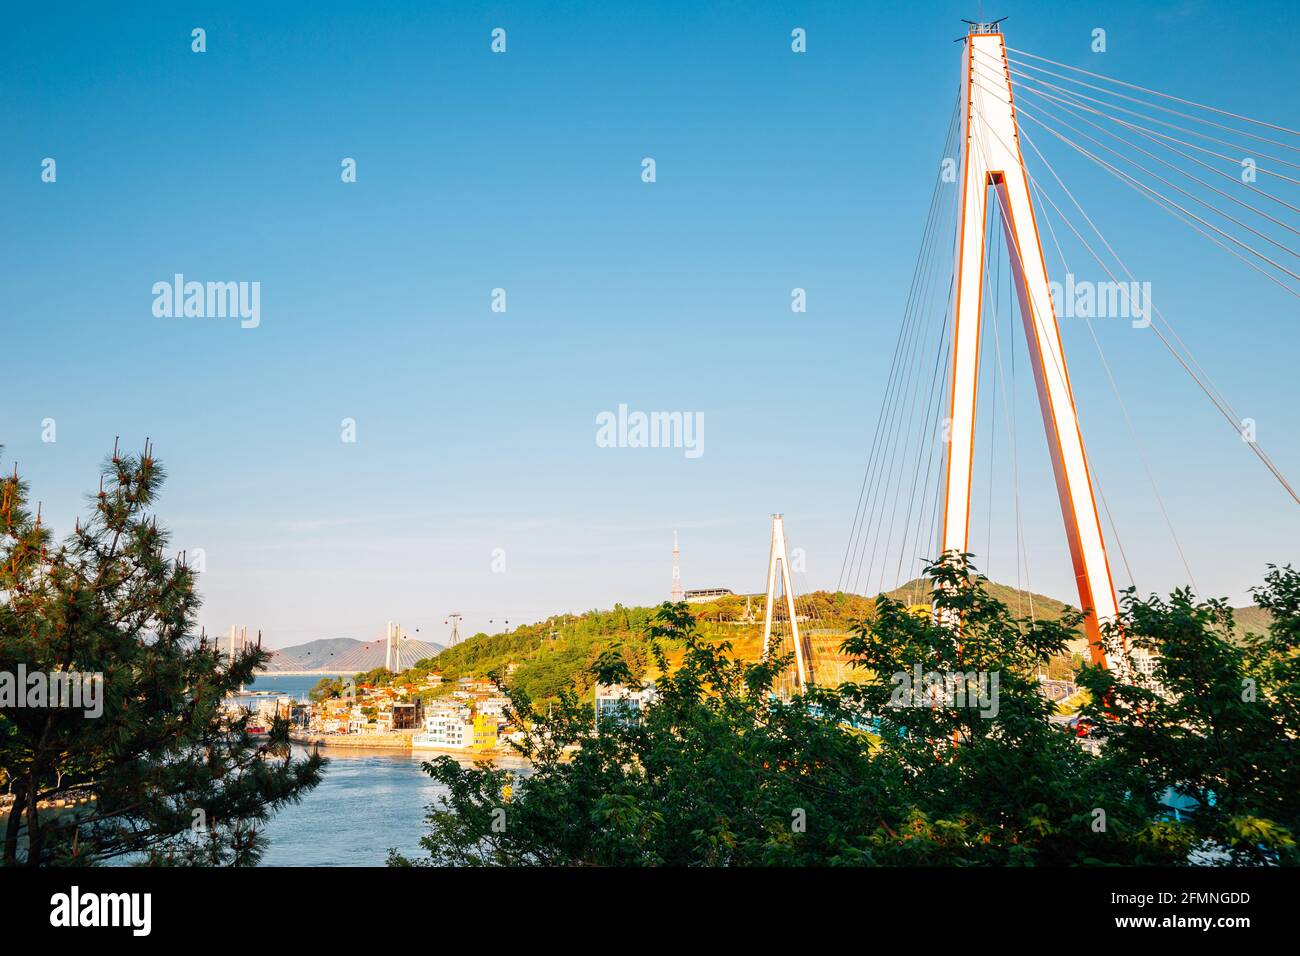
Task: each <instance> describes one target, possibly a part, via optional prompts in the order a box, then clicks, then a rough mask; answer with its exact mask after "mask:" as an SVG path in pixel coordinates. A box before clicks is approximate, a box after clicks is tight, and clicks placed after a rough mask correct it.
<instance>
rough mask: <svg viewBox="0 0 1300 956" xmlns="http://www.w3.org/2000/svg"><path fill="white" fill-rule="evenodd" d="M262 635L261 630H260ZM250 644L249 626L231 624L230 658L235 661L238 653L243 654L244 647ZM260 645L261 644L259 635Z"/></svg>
mask: <svg viewBox="0 0 1300 956" xmlns="http://www.w3.org/2000/svg"><path fill="white" fill-rule="evenodd" d="M259 635H260V632H259ZM247 646H248V628H247V627H246V626H243V627H237V626H236V625H234V624H232V625H230V659H231V660H232V661H233V660H234V659H235V657H236V656H237V655H238V654H242V653H243V651H244V648H246V647H247ZM258 646H259V647H260V646H261V640H260V637H259V640H258Z"/></svg>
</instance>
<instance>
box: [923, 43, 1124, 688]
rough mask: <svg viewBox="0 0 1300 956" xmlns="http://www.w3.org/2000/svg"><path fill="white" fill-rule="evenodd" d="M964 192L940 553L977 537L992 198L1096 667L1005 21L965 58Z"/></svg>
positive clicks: (1087, 552) (1097, 538)
mask: <svg viewBox="0 0 1300 956" xmlns="http://www.w3.org/2000/svg"><path fill="white" fill-rule="evenodd" d="M961 89H962V105H963V109H962V113H961V117H962V120H961V132H962V139H961V142H962V144H963V145H962V149H963V158H962V183H961V206H960V212H959V214H958V226H957V242H956V272H955V280H956V305H955V313H956V314H955V315H954V321H953V346H952V354H953V360H952V361H953V364H952V396H951V403H950V406H949V407H950V412H949V421H950V423H951V430H950V436H951V438H950V440H949V442H948V461H947V466H946V472H947V473H946V477H945V482H944V499H943V500H944V506H943V537H942V548H943V550H944V551H959V552H966V551H967V550H969V549H968V547H967V544H968V542H969V538H970V492H971V475H972V473H973V471H974V455H975V396H976V394H977V393H978V391H979V344H980V310H981V306H982V303H983V299H984V294H983V292H984V286H983V282H984V242H985V235H984V228H985V226H984V224H985V220H986V217H987V213H988V201H989V195H990V190H992V193H993V195H995V196H996V197H997V206H996V209H997V212H998V213H999V214H1000V215H999V218H1000V219H1001V221H1002V231H1003V235H1004V237H1005V240H1006V244H1007V258H1008V260H1009V261H1010V263H1011V269H1012V274H1013V277H1014V280H1015V287H1016V295H1017V298H1018V300H1019V305H1020V317H1021V321H1022V323H1023V325H1024V329H1025V336H1026V337H1027V338H1028V340H1029V357H1030V359H1031V362H1032V364H1033V368H1034V383H1035V385H1036V386H1037V388H1038V404H1039V406H1040V408H1041V409H1042V413H1043V425H1044V427H1045V428H1046V429H1047V446H1048V449H1049V450H1050V451H1051V456H1052V471H1053V472H1054V474H1055V476H1056V492H1057V496H1058V497H1059V498H1060V501H1061V513H1062V515H1063V516H1064V518H1065V533H1066V538H1067V539H1068V542H1069V547H1070V559H1071V561H1072V562H1073V564H1074V577H1075V581H1076V583H1077V584H1078V588H1079V606H1080V608H1082V609H1083V610H1084V611H1087V612H1091V613H1090V614H1089V617H1088V619H1087V623H1086V628H1087V634H1088V640H1089V643H1090V644H1091V645H1092V659H1093V662H1094V663H1101V664H1104V663H1105V661H1106V655H1105V650H1104V648H1103V647H1102V644H1101V627H1100V625H1101V624H1102V623H1104V622H1106V621H1112V620H1114V619H1115V618H1116V616H1117V614H1118V603H1117V601H1116V599H1115V585H1114V583H1113V581H1112V579H1111V573H1110V564H1109V562H1108V561H1107V558H1106V544H1105V542H1104V541H1103V539H1102V534H1101V519H1100V517H1099V516H1098V514H1097V503H1096V501H1095V500H1094V499H1093V494H1092V483H1091V479H1090V477H1089V474H1088V458H1087V455H1086V454H1085V453H1084V449H1083V436H1082V434H1081V432H1080V431H1079V418H1078V415H1077V413H1076V411H1075V407H1074V394H1073V392H1072V391H1071V390H1070V379H1069V375H1068V373H1067V372H1066V368H1065V352H1064V350H1063V349H1062V347H1061V331H1060V328H1059V327H1058V325H1057V321H1056V312H1055V309H1054V306H1053V304H1052V297H1051V294H1050V292H1049V287H1048V282H1047V264H1046V262H1045V261H1044V259H1043V249H1042V245H1041V243H1040V240H1039V234H1038V224H1037V222H1036V220H1035V218H1034V205H1033V202H1032V201H1031V200H1030V194H1029V178H1028V174H1027V173H1026V171H1025V165H1024V158H1023V156H1022V155H1021V152H1020V133H1019V127H1018V125H1017V120H1016V109H1015V103H1014V102H1013V100H1012V89H1011V68H1010V65H1009V64H1008V62H1007V50H1006V45H1005V43H1004V41H1003V39H1002V31H1001V28H1000V27H999V26H998V24H997V23H973V24H971V27H970V31H969V35H968V36H967V37H966V42H965V50H964V53H963V57H962V73H961Z"/></svg>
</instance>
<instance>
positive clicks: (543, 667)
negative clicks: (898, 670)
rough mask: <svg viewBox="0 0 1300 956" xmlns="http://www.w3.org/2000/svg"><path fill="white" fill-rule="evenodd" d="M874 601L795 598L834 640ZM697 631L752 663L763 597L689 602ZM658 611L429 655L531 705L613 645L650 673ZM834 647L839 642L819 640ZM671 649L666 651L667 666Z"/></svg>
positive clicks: (547, 627) (587, 685)
mask: <svg viewBox="0 0 1300 956" xmlns="http://www.w3.org/2000/svg"><path fill="white" fill-rule="evenodd" d="M928 588H929V585H928V584H927V583H926V582H913V583H909V584H908V585H905V586H904V587H903V588H900V589H898V590H897V591H894V592H891V594H890V596H891V597H896V598H897V599H899V600H902V601H905V602H906V603H909V604H917V603H925V601H926V596H927V595H928V593H929V592H928ZM992 589H996V590H994V593H995V595H996V596H997V597H998V598H999V599H1000V600H1003V601H1006V602H1008V603H1009V605H1010V606H1011V607H1012V609H1013V610H1014V609H1016V608H1017V607H1023V608H1024V613H1025V614H1026V615H1028V613H1029V603H1030V598H1031V597H1032V600H1033V604H1034V608H1035V611H1036V613H1039V614H1041V615H1044V616H1047V617H1050V618H1055V617H1059V616H1060V614H1061V613H1062V611H1063V610H1064V609H1065V605H1064V604H1062V603H1061V602H1059V601H1054V600H1053V599H1051V598H1048V597H1044V596H1042V595H1038V594H1035V595H1027V594H1022V593H1020V592H1016V591H1014V589H1011V588H1003V587H1001V586H1000V585H994V586H992V588H991V590H992ZM873 603H874V602H873V601H872V600H871V599H870V598H865V597H861V596H859V595H855V594H844V593H837V592H829V591H814V592H812V593H810V594H801V595H799V597H798V607H797V610H798V613H799V616H800V619H801V622H803V626H805V627H806V628H807V629H808V630H811V631H814V632H816V633H824V634H828V635H835V634H836V633H844V632H847V630H848V628H849V627H850V625H851V624H852V623H853V622H855V621H860V620H862V619H863V618H864V617H866V616H867V614H869V613H870V611H871V608H872V605H873ZM691 607H692V610H693V611H694V612H695V615H696V618H697V620H698V622H699V626H700V630H701V633H702V634H703V635H704V636H705V637H707V638H709V639H712V640H717V641H723V640H726V641H730V642H731V643H732V645H733V647H734V649H735V651H736V653H737V654H739V655H740V656H742V657H745V658H752V659H757V657H758V656H759V654H760V652H761V642H762V628H763V595H761V594H760V595H751V596H749V597H748V606H747V599H746V596H745V595H732V596H728V597H723V598H720V599H718V600H716V601H710V602H708V603H706V604H695V605H692V606H691ZM656 610H657V608H654V607H625V606H623V605H621V604H616V605H615V606H614V607H613V609H611V610H605V611H587V612H585V613H582V614H560V615H556V616H554V617H550V618H547V619H546V620H545V621H539V622H537V623H536V624H525V625H523V626H521V627H517V628H515V629H514V630H511V631H508V632H505V633H501V634H491V635H489V634H484V633H479V634H475V635H474V636H473V637H471V638H469V639H467V640H465V641H462V642H461V643H460V644H458V645H457V646H455V647H451V648H448V649H447V650H445V651H443V652H442V653H441V654H439V655H438V657H437V658H436V666H437V668H438V669H439V670H440V671H441V672H442V674H443V676H444V678H446V679H448V680H455V679H456V678H459V677H471V676H472V677H480V676H486V675H488V674H492V673H497V674H499V675H501V676H502V677H504V678H505V679H506V680H507V682H508V683H510V684H511V685H513V686H515V687H518V688H519V689H521V690H523V691H525V692H527V693H528V694H529V696H530V697H532V698H533V699H534V700H543V699H546V698H551V697H555V696H556V695H558V694H559V692H560V691H561V690H563V689H565V688H567V687H576V688H577V689H578V690H579V691H580V692H583V693H585V692H587V691H589V690H590V689H591V686H592V682H591V678H590V674H589V673H588V669H589V668H590V667H591V665H592V663H593V662H594V661H595V660H596V658H597V657H598V656H599V655H600V654H601V652H603V651H605V650H607V649H609V648H612V647H615V646H616V645H617V646H618V647H619V649H620V650H621V652H622V654H623V656H624V658H625V659H626V660H627V661H628V663H629V665H630V666H631V667H632V670H633V673H634V674H635V675H636V676H637V677H638V678H644V677H647V676H650V677H652V676H653V673H652V672H653V666H654V665H653V660H652V658H651V656H650V653H649V644H648V642H647V640H646V636H645V631H646V627H647V625H648V624H649V622H650V620H651V618H652V617H653V616H654V613H655V611H656ZM826 640H828V641H829V642H830V643H832V644H838V638H836V637H834V636H831V637H828V638H826ZM677 653H680V651H679V650H677V649H669V658H670V661H671V660H673V659H674V658H675V656H676V654H677Z"/></svg>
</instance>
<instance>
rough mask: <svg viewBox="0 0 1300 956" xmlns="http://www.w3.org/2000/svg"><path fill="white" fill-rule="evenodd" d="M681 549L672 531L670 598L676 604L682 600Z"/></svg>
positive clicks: (675, 533) (675, 534)
mask: <svg viewBox="0 0 1300 956" xmlns="http://www.w3.org/2000/svg"><path fill="white" fill-rule="evenodd" d="M683 596H684V594H683V592H682V549H681V548H679V547H678V546H677V532H676V531H674V532H673V589H672V597H671V600H672V602H673V603H674V604H677V603H678V602H679V601H681V600H682V598H683Z"/></svg>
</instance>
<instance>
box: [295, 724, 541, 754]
mask: <svg viewBox="0 0 1300 956" xmlns="http://www.w3.org/2000/svg"><path fill="white" fill-rule="evenodd" d="M414 735H415V731H413V730H398V731H394V732H392V733H372V734H290V735H289V739H290V740H291V741H293V742H294V743H295V744H298V745H300V746H303V747H325V748H329V747H346V748H355V749H359V750H402V751H406V752H408V753H422V752H424V751H426V750H427V751H431V752H434V753H444V754H453V755H455V754H460V755H464V756H471V757H500V756H516V754H515V752H514V751H513V750H510V749H509V748H506V749H503V748H500V747H492V748H490V749H486V750H476V749H474V748H472V747H428V746H424V747H413V746H411V738H412V737H413V736H414Z"/></svg>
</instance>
